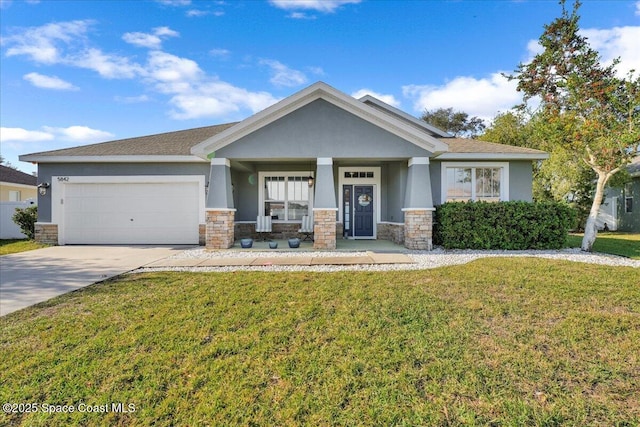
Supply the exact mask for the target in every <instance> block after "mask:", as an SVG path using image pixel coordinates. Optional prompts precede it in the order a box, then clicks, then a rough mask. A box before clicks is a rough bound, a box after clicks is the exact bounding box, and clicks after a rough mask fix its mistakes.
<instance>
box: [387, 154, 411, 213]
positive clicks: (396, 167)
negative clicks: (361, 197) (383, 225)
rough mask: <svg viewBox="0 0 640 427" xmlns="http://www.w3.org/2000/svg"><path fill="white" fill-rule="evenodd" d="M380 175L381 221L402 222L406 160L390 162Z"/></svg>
mask: <svg viewBox="0 0 640 427" xmlns="http://www.w3.org/2000/svg"><path fill="white" fill-rule="evenodd" d="M382 170H383V172H384V173H383V176H382V191H383V192H382V198H383V200H382V206H383V207H382V209H381V210H382V215H381V219H382V221H388V222H398V223H402V222H404V214H403V212H402V207H403V205H404V192H405V191H404V189H405V187H406V185H407V162H406V161H402V162H390V163H387V164H386V165H385V167H384V168H383V169H382Z"/></svg>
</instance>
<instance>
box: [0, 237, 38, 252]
mask: <svg viewBox="0 0 640 427" xmlns="http://www.w3.org/2000/svg"><path fill="white" fill-rule="evenodd" d="M47 246H48V245H45V244H43V243H38V242H36V241H34V240H26V239H2V240H0V255H8V254H15V253H18V252H25V251H32V250H34V249H41V248H46V247H47Z"/></svg>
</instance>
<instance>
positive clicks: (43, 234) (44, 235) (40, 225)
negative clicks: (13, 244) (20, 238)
mask: <svg viewBox="0 0 640 427" xmlns="http://www.w3.org/2000/svg"><path fill="white" fill-rule="evenodd" d="M34 240H35V241H36V242H40V243H44V244H47V245H57V244H58V224H51V223H48V222H36V224H35V235H34Z"/></svg>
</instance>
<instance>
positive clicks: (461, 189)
mask: <svg viewBox="0 0 640 427" xmlns="http://www.w3.org/2000/svg"><path fill="white" fill-rule="evenodd" d="M442 167H443V183H442V187H443V188H442V191H443V202H460V201H470V200H471V201H485V202H499V201H501V200H503V201H504V200H508V196H507V194H508V191H507V189H506V181H507V180H508V175H507V167H506V166H503V165H495V164H486V165H483V164H478V165H465V164H451V165H446V164H443V166H442Z"/></svg>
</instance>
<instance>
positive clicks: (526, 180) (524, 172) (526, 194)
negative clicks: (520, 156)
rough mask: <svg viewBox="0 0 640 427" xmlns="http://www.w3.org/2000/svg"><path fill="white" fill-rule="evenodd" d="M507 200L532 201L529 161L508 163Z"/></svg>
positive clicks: (531, 179)
mask: <svg viewBox="0 0 640 427" xmlns="http://www.w3.org/2000/svg"><path fill="white" fill-rule="evenodd" d="M509 200H514V201H515V200H521V201H524V202H531V201H532V200H533V163H532V162H531V160H524V161H512V162H509Z"/></svg>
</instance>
